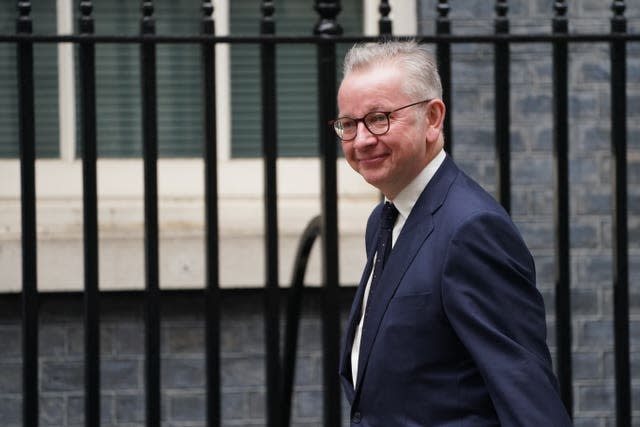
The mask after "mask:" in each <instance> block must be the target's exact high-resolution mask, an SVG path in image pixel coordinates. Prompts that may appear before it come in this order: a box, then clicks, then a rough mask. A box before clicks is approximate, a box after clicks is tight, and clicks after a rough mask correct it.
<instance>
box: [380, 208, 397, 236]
mask: <svg viewBox="0 0 640 427" xmlns="http://www.w3.org/2000/svg"><path fill="white" fill-rule="evenodd" d="M397 217H398V209H396V207H395V206H394V205H393V203H389V202H385V204H384V207H383V208H382V221H381V227H382V228H384V229H385V230H391V229H392V228H393V224H395V222H396V218H397Z"/></svg>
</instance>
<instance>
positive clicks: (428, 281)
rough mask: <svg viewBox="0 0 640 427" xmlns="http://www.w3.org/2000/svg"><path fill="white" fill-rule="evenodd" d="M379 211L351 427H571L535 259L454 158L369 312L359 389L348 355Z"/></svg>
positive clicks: (432, 186) (347, 367) (395, 255)
mask: <svg viewBox="0 0 640 427" xmlns="http://www.w3.org/2000/svg"><path fill="white" fill-rule="evenodd" d="M381 206H382V205H379V206H377V207H376V208H375V209H374V211H373V212H372V214H371V216H370V217H369V221H368V224H367V231H366V248H367V258H368V262H367V267H366V268H365V271H364V274H363V276H362V279H361V281H360V286H359V287H358V290H357V292H356V296H355V300H354V303H353V306H352V308H351V313H350V315H349V321H348V325H347V331H346V334H345V342H344V347H343V351H342V356H341V363H340V376H341V380H342V383H343V388H344V391H345V394H346V397H347V400H348V401H349V403H351V425H352V426H358V427H369V426H380V427H394V426H402V427H411V426H421V427H423V426H456V427H466V426H535V427H542V426H544V427H551V426H570V425H571V421H570V419H569V416H568V415H567V412H566V411H565V408H564V406H563V404H562V402H561V400H560V398H559V396H558V391H557V381H556V378H555V376H554V374H553V372H552V369H551V358H550V355H549V350H548V347H547V345H546V342H545V340H546V324H545V312H544V305H543V300H542V297H541V295H540V293H539V292H538V291H537V289H536V286H535V270H534V269H535V267H534V262H533V258H532V256H531V254H530V253H529V250H528V249H527V247H526V245H525V243H524V241H523V240H522V238H521V236H520V234H519V232H518V231H517V229H516V227H515V225H514V224H513V223H512V221H511V219H510V218H509V216H508V215H507V213H506V212H505V211H504V210H503V208H502V207H501V206H500V205H499V204H498V203H497V202H496V201H495V199H494V198H493V197H492V196H491V195H489V194H488V193H487V192H485V191H484V190H483V189H482V188H481V187H480V186H479V185H478V184H476V183H475V182H474V181H473V180H472V179H470V178H469V177H468V176H467V175H465V174H464V173H463V172H462V171H460V170H459V169H458V167H457V166H456V165H455V164H454V162H453V161H452V160H451V158H449V157H448V156H447V158H446V159H445V161H444V162H443V164H442V165H441V166H440V168H439V170H438V171H437V172H436V174H435V176H434V177H433V178H432V179H431V181H430V182H429V184H428V185H427V187H426V188H425V190H424V191H423V193H422V194H421V196H420V197H419V199H418V201H417V203H416V204H415V206H414V207H413V209H412V211H411V214H410V215H409V218H407V221H406V223H405V225H404V227H403V229H402V231H401V233H400V235H399V237H398V239H397V241H396V243H395V245H394V247H393V250H392V251H391V254H390V255H389V258H388V261H387V263H386V266H385V269H384V271H383V273H382V276H381V278H380V282H379V284H378V285H377V289H376V292H375V294H374V297H372V299H371V301H370V304H372V305H371V307H370V312H369V314H368V318H367V327H366V328H365V332H364V334H363V336H362V345H361V349H360V356H359V366H358V378H357V379H356V386H355V390H354V386H353V382H352V378H351V361H350V360H351V345H352V342H353V335H354V330H355V326H356V324H357V322H358V319H359V316H360V309H361V303H362V295H363V292H364V288H365V285H366V282H367V279H368V276H369V274H370V271H371V266H370V264H371V261H372V258H373V252H374V250H375V242H376V238H377V235H376V234H377V230H378V223H379V220H380V212H381Z"/></svg>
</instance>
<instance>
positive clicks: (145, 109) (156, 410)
mask: <svg viewBox="0 0 640 427" xmlns="http://www.w3.org/2000/svg"><path fill="white" fill-rule="evenodd" d="M141 11H142V18H141V21H140V33H141V34H142V35H143V36H144V35H153V34H155V23H154V18H153V2H152V1H151V0H143V1H142V5H141ZM140 80H141V90H142V139H143V142H142V145H143V146H142V148H143V163H144V225H145V228H144V236H145V239H144V242H145V279H146V288H145V327H146V329H145V332H146V335H145V344H146V347H145V360H146V365H145V374H146V376H145V384H146V425H147V427H160V407H161V398H160V307H159V304H160V298H159V294H160V285H159V281H160V278H159V266H158V171H157V160H158V135H157V111H156V108H157V98H156V45H155V44H154V43H153V42H151V41H143V42H142V43H141V45H140Z"/></svg>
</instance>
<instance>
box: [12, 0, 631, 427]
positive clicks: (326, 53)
mask: <svg viewBox="0 0 640 427" xmlns="http://www.w3.org/2000/svg"><path fill="white" fill-rule="evenodd" d="M152 3H153V2H152V1H150V0H149V1H142V2H141V16H140V34H139V35H138V36H116V35H113V36H96V35H94V21H93V18H92V2H91V1H86V0H83V1H80V2H79V11H80V17H79V22H78V28H79V33H78V34H77V35H49V36H42V35H33V34H32V21H31V18H30V8H31V4H30V2H29V1H19V2H17V6H18V7H17V11H18V15H17V24H16V33H15V34H10V35H6V34H5V35H0V42H2V43H12V44H14V45H15V47H16V50H17V65H18V69H17V85H18V88H19V139H20V141H19V144H20V165H21V195H22V196H21V197H22V251H23V253H22V260H23V263H22V278H23V279H22V280H23V283H22V313H23V317H22V319H23V352H22V354H23V425H24V426H29V427H31V426H37V425H38V413H39V410H38V398H39V395H38V310H39V308H38V307H39V303H38V301H39V291H38V275H37V268H36V266H37V262H36V259H37V254H38V251H37V245H36V213H35V209H36V188H35V139H36V135H35V133H34V127H35V126H34V125H35V122H36V121H37V120H38V118H37V117H36V116H35V109H34V102H35V98H34V72H33V60H34V58H33V47H34V45H35V44H39V43H49V44H58V43H73V44H76V45H77V46H78V52H79V70H80V74H79V79H80V86H79V87H80V96H79V99H80V100H81V102H82V108H81V111H82V116H81V119H80V123H81V147H82V164H83V188H84V190H83V191H84V193H83V202H84V272H85V273H84V274H85V277H84V313H85V318H84V326H85V419H86V421H85V424H86V425H87V426H97V425H99V424H100V373H99V366H100V356H99V354H100V350H99V339H98V337H99V330H100V319H99V315H98V313H99V299H100V291H99V289H98V215H97V183H96V157H97V156H96V144H97V141H96V77H95V76H96V70H95V53H96V49H100V43H106V42H108V43H123V44H134V45H137V46H139V48H140V64H141V76H142V78H141V82H140V90H141V93H142V123H143V147H144V149H143V158H144V206H145V209H144V220H145V221H144V223H145V228H144V231H145V233H144V235H145V267H146V270H145V271H146V274H145V279H146V280H145V283H146V287H145V291H144V293H145V301H146V303H145V307H146V310H145V313H146V323H145V325H146V327H145V332H146V347H145V349H146V365H145V366H146V383H145V388H146V425H148V426H150V427H153V426H159V425H160V414H161V411H160V406H161V402H160V400H161V399H160V380H159V379H160V328H159V324H160V315H159V309H158V306H159V296H160V292H161V290H160V287H159V266H158V264H159V262H158V206H157V205H158V189H157V170H156V165H157V159H158V150H157V139H158V138H157V124H158V123H157V120H158V119H157V113H156V110H157V108H156V65H155V62H156V47H157V45H158V44H162V43H173V44H192V45H200V46H201V57H202V61H201V63H202V73H201V76H202V85H203V86H202V87H203V88H204V90H203V94H202V95H203V98H202V105H203V112H204V114H203V118H202V126H203V129H204V140H203V141H202V155H203V158H204V163H205V197H206V213H205V221H206V248H205V250H206V257H205V260H206V283H205V290H204V293H203V297H204V299H205V305H206V361H207V364H206V393H207V398H206V408H207V417H206V419H207V425H209V426H219V425H220V423H221V415H220V412H221V411H220V409H221V408H220V400H221V395H220V343H219V340H220V322H219V320H220V319H219V312H220V306H219V304H220V295H221V292H222V291H221V289H220V286H219V257H218V204H217V202H218V193H217V188H218V183H217V180H216V174H217V170H216V164H217V157H216V145H217V141H216V120H215V117H216V114H215V113H216V111H215V109H216V106H215V100H216V88H215V84H214V81H215V61H216V58H215V55H214V49H213V48H214V46H215V45H217V44H235V43H244V44H256V45H259V46H260V48H261V49H260V51H261V64H262V65H261V66H262V70H261V76H262V105H263V109H262V111H263V116H262V124H263V160H264V166H265V167H264V174H265V176H264V185H265V187H264V206H265V211H264V221H265V231H266V235H265V242H266V251H265V253H266V258H267V259H266V266H267V268H266V277H265V287H264V302H265V308H266V310H265V313H266V318H265V334H266V355H267V356H266V357H267V360H266V366H267V376H266V381H267V405H266V408H267V416H266V418H267V424H268V425H269V426H280V425H288V420H289V417H288V411H289V408H290V406H289V405H290V404H289V401H290V395H291V387H292V386H291V377H292V370H293V366H292V365H293V360H294V359H293V358H292V354H294V353H295V334H296V328H295V319H296V313H299V310H298V309H297V307H298V306H297V304H295V302H296V301H299V292H300V288H299V286H300V285H301V281H302V277H303V273H304V263H305V262H306V258H307V257H308V254H309V250H310V246H311V245H312V244H313V241H314V239H315V237H316V236H317V235H319V234H320V235H321V236H322V239H321V242H322V249H321V254H322V265H323V268H322V271H323V284H324V288H323V291H322V292H323V310H322V324H323V337H322V342H323V354H324V359H323V372H324V376H323V380H324V396H325V398H324V402H323V404H324V425H326V426H337V425H339V424H340V422H341V408H340V400H341V398H340V396H341V394H340V389H339V385H338V377H337V374H336V373H337V370H338V369H337V368H338V353H339V335H340V331H339V322H340V320H339V317H340V313H339V312H338V306H339V304H338V299H339V292H340V289H339V278H338V228H337V213H336V211H337V182H336V160H337V152H336V149H335V145H334V144H331V143H327V142H329V141H331V140H333V139H334V136H333V135H332V133H331V131H330V129H329V128H328V127H326V126H320V131H319V132H320V135H319V140H320V142H321V143H320V150H321V165H322V169H321V170H322V179H321V183H322V189H321V194H322V204H321V207H322V208H321V216H320V217H319V218H318V219H316V220H314V222H313V223H312V224H310V227H309V229H308V230H307V232H306V233H305V237H304V241H303V242H302V244H301V249H300V253H299V257H298V260H299V264H298V265H297V266H296V269H295V271H296V272H297V273H298V274H297V276H296V277H298V279H297V280H298V282H299V283H298V286H296V287H294V288H293V289H292V291H291V292H292V298H291V300H290V301H291V302H292V303H293V305H290V306H289V307H288V313H289V316H288V318H289V319H290V321H289V325H290V327H289V329H288V330H287V334H286V335H287V339H286V341H287V345H285V354H284V355H283V357H281V351H280V332H279V317H280V315H279V313H280V311H281V307H280V289H279V285H278V283H279V278H278V261H279V259H278V233H277V209H276V208H277V206H276V200H277V192H276V159H277V158H278V153H277V148H276V146H277V144H276V141H277V139H278V136H277V134H276V127H275V123H276V108H275V103H276V99H275V97H276V93H275V78H276V66H275V65H276V64H275V51H276V48H277V46H278V45H280V44H287V43H289V44H291V43H306V44H312V45H315V46H316V49H317V59H318V61H317V63H318V69H317V81H318V93H320V94H323V96H322V97H320V98H319V99H318V107H319V108H318V111H319V113H318V115H319V117H318V121H319V122H320V123H324V122H327V121H328V120H330V119H331V118H333V117H334V115H335V112H336V111H335V94H336V87H337V86H336V85H337V75H336V65H337V59H336V45H337V44H339V43H351V42H355V41H363V40H370V41H373V40H377V38H367V37H343V36H341V28H340V25H339V23H338V22H339V19H338V14H339V12H340V2H339V1H315V10H316V11H317V13H318V21H317V24H316V25H315V28H314V31H313V35H310V36H301V37H280V36H278V35H276V30H275V20H274V15H275V14H276V13H277V11H276V10H275V7H274V2H272V1H263V2H262V9H261V10H262V19H261V35H260V36H256V37H230V36H227V37H219V36H215V35H214V33H215V32H214V25H215V23H214V21H213V19H212V12H213V5H212V3H211V2H208V1H204V2H203V3H202V26H201V30H200V33H199V35H193V36H184V37H178V36H162V35H156V34H155V26H154V16H153V4H152ZM625 6H626V5H625V2H624V1H621V0H616V1H612V2H611V11H612V15H611V19H610V24H611V27H610V28H611V29H610V32H608V33H606V34H605V33H598V34H571V33H569V31H568V19H567V16H566V12H567V4H566V2H565V1H556V2H555V3H554V6H553V8H554V11H553V17H552V18H551V20H552V29H553V31H552V33H551V34H519V35H518V34H511V33H510V31H509V17H508V3H507V1H506V0H503V1H496V2H495V17H494V23H495V27H494V34H492V35H453V34H452V32H451V21H450V18H449V11H450V5H449V2H448V1H446V0H440V1H439V2H438V3H437V13H438V16H437V19H436V34H434V35H432V36H419V39H420V40H421V41H423V42H425V43H431V44H434V45H435V46H436V47H437V57H438V61H439V64H440V70H441V74H442V81H443V85H444V96H445V103H446V104H447V105H448V106H449V109H451V105H452V103H453V102H455V101H454V100H452V99H451V92H452V91H451V88H452V85H454V84H455V82H453V81H452V73H451V63H452V60H451V47H452V45H454V44H464V43H486V44H489V45H492V46H493V47H494V52H495V63H494V65H495V68H494V72H495V115H496V117H500V118H501V120H496V121H495V135H496V140H495V147H496V164H497V165H498V176H497V179H498V187H497V188H498V191H497V194H498V197H499V199H500V201H501V203H502V204H503V205H504V206H505V208H506V209H507V210H508V211H509V210H510V207H511V200H510V188H511V182H510V176H511V172H510V133H509V126H510V116H509V114H510V108H509V100H510V82H509V66H510V56H509V53H510V46H511V45H513V44H514V43H515V44H518V43H544V44H548V45H551V46H552V49H553V118H554V123H553V141H554V144H553V147H554V153H553V155H554V160H555V172H556V178H555V192H554V194H555V198H556V210H555V223H556V231H557V233H556V259H555V264H556V279H555V285H556V289H555V293H556V306H555V314H556V340H557V342H556V346H557V373H558V376H559V381H560V386H561V394H562V398H563V400H564V402H565V405H566V406H567V408H568V410H569V412H570V413H571V412H573V395H572V357H571V356H572V353H571V349H572V344H571V341H572V331H571V324H572V323H571V320H572V319H571V304H570V282H571V277H570V272H571V269H570V241H569V218H570V215H569V206H568V205H569V194H570V191H569V184H568V180H569V177H568V159H569V157H568V122H569V115H568V94H569V88H568V45H569V44H571V43H591V42H601V43H602V42H604V43H608V44H609V48H610V71H611V76H610V78H611V129H612V137H611V150H612V168H613V174H612V176H613V179H612V182H611V185H612V186H613V188H612V194H614V197H613V210H614V212H615V215H614V220H613V224H612V226H613V230H612V239H613V244H612V248H613V249H612V250H613V254H612V255H613V259H614V274H613V276H614V283H613V288H614V301H613V304H614V309H613V312H614V334H615V384H616V387H615V392H616V393H615V401H616V419H617V425H618V426H630V425H631V373H630V361H629V354H630V348H629V266H628V259H629V254H628V250H629V242H628V240H627V236H628V230H627V212H628V209H627V169H626V168H627V157H626V156H627V111H626V84H627V83H626V67H627V57H626V50H627V45H628V44H629V43H630V42H638V41H640V35H638V34H630V33H628V32H627V25H626V18H625V14H624V13H625ZM379 11H380V17H379V30H380V34H381V36H380V37H391V35H392V22H391V20H390V19H389V12H390V6H389V2H388V1H381V2H380V5H379ZM453 126H454V123H453V121H452V120H451V119H449V120H448V121H447V123H446V124H445V141H447V146H446V149H447V151H448V152H449V153H453V154H455V141H453V138H452V127H453ZM300 272H302V275H300ZM291 325H293V326H291ZM281 360H283V361H284V363H283V362H281ZM285 392H286V393H285Z"/></svg>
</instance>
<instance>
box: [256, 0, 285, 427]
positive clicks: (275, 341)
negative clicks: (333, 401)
mask: <svg viewBox="0 0 640 427" xmlns="http://www.w3.org/2000/svg"><path fill="white" fill-rule="evenodd" d="M274 12H275V6H274V2H273V1H268V0H265V1H263V2H262V19H261V23H260V34H261V36H262V38H263V42H262V43H261V44H260V66H261V69H262V73H261V83H262V154H263V157H264V159H263V160H264V205H265V252H266V253H265V257H266V263H265V265H266V271H265V276H266V277H265V280H266V285H265V287H266V289H265V293H264V307H265V313H264V315H265V323H264V330H265V345H266V380H267V393H266V400H267V401H266V404H267V426H270V427H280V426H281V425H282V424H281V421H280V416H281V414H282V412H281V406H280V398H281V389H280V384H281V375H280V306H279V298H280V295H279V293H278V291H279V289H278V288H279V278H278V204H277V201H278V190H277V168H276V160H277V157H278V146H277V126H276V124H277V113H276V105H277V100H276V69H275V67H276V50H275V44H274V43H273V42H272V41H270V40H268V37H269V36H273V35H274V34H275V20H274V17H273V14H274Z"/></svg>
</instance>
